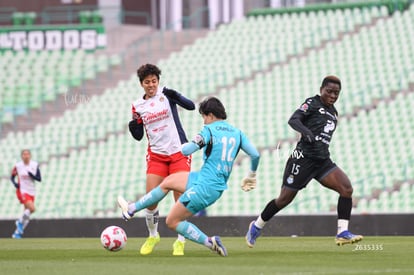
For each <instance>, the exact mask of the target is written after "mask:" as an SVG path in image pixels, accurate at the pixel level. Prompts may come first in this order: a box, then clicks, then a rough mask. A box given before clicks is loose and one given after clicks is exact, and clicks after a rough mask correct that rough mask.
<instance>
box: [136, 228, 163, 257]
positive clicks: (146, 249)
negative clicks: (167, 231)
mask: <svg viewBox="0 0 414 275" xmlns="http://www.w3.org/2000/svg"><path fill="white" fill-rule="evenodd" d="M160 240H161V238H160V234H158V233H157V236H156V237H148V238H147V240H146V241H145V243H144V244H143V245H142V246H141V250H140V253H141V255H148V254H151V253H152V250H154V247H155V245H157V244H158V243H159V242H160Z"/></svg>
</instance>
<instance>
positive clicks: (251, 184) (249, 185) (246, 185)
mask: <svg viewBox="0 0 414 275" xmlns="http://www.w3.org/2000/svg"><path fill="white" fill-rule="evenodd" d="M255 188H256V172H253V171H250V172H249V174H247V177H245V178H243V180H242V182H241V189H242V190H243V191H244V192H249V191H250V190H253V189H255Z"/></svg>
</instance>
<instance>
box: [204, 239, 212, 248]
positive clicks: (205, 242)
mask: <svg viewBox="0 0 414 275" xmlns="http://www.w3.org/2000/svg"><path fill="white" fill-rule="evenodd" d="M204 245H205V246H207V247H208V248H211V247H212V246H213V244H212V243H211V242H210V238H206V240H205V241H204Z"/></svg>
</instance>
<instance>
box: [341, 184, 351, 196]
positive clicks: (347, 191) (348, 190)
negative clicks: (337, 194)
mask: <svg viewBox="0 0 414 275" xmlns="http://www.w3.org/2000/svg"><path fill="white" fill-rule="evenodd" d="M353 192H354V188H352V185H350V184H349V185H347V186H345V187H344V194H343V195H344V196H345V197H348V198H350V197H352V193H353Z"/></svg>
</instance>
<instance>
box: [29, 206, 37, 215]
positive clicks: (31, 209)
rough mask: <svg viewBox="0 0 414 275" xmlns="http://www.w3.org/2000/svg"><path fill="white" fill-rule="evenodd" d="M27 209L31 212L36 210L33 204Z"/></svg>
mask: <svg viewBox="0 0 414 275" xmlns="http://www.w3.org/2000/svg"><path fill="white" fill-rule="evenodd" d="M29 211H30V213H32V214H33V213H34V212H35V211H36V208H35V206H34V205H31V206H29Z"/></svg>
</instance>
